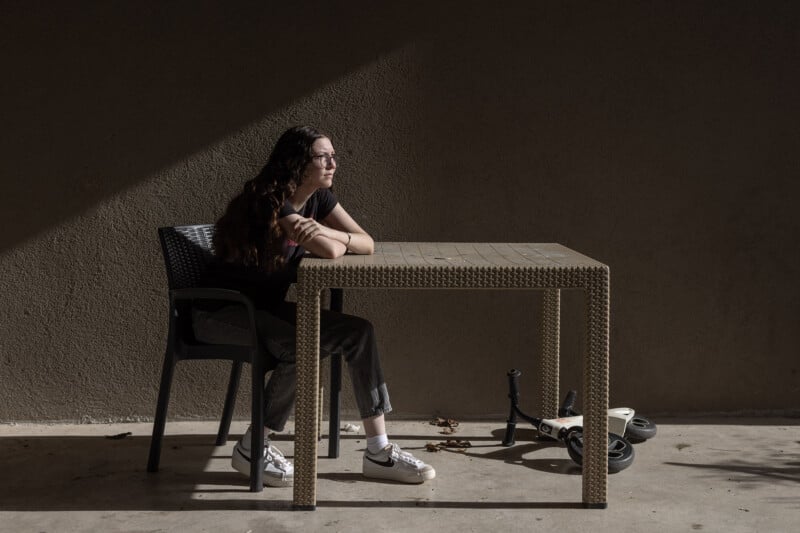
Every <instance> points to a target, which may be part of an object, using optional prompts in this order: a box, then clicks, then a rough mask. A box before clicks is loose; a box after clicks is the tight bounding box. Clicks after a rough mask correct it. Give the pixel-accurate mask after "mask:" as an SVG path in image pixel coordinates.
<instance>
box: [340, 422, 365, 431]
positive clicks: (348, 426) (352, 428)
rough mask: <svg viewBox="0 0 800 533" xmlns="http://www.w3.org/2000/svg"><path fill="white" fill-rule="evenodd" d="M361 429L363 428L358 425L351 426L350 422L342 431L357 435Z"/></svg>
mask: <svg viewBox="0 0 800 533" xmlns="http://www.w3.org/2000/svg"><path fill="white" fill-rule="evenodd" d="M359 429H361V426H359V425H358V424H350V423H349V422H348V423H347V424H345V425H343V426H342V431H344V432H345V433H355V432H357V431H358V430H359Z"/></svg>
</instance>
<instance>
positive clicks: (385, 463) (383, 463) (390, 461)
mask: <svg viewBox="0 0 800 533" xmlns="http://www.w3.org/2000/svg"><path fill="white" fill-rule="evenodd" d="M366 457H367V461H372V462H373V463H375V464H376V465H378V466H386V467H388V468H391V467H393V466H394V459H392V458H391V457H389V458H388V459H387V460H385V461H376V460H375V459H373V458H372V457H369V456H366Z"/></svg>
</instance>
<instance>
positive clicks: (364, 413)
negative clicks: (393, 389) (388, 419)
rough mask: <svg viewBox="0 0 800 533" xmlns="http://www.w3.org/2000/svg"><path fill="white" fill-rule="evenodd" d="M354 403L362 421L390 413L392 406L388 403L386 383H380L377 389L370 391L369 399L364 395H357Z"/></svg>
mask: <svg viewBox="0 0 800 533" xmlns="http://www.w3.org/2000/svg"><path fill="white" fill-rule="evenodd" d="M356 403H357V404H358V412H359V414H360V415H361V418H362V419H365V418H372V417H374V416H378V415H383V414H387V413H391V412H392V404H391V403H390V402H389V390H388V389H387V388H386V383H381V384H380V385H378V387H377V388H374V389H371V390H370V391H369V397H367V396H366V394H363V395H362V394H357V395H356Z"/></svg>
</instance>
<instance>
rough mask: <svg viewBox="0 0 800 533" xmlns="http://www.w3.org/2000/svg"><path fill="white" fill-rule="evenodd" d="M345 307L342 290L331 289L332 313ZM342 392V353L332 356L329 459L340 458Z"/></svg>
mask: <svg viewBox="0 0 800 533" xmlns="http://www.w3.org/2000/svg"><path fill="white" fill-rule="evenodd" d="M343 307H344V291H343V290H342V289H331V304H330V308H331V311H336V312H337V313H341V312H342V309H343ZM341 392H342V355H341V354H340V353H334V354H331V392H330V402H329V403H330V406H329V408H330V415H329V417H328V418H329V421H328V457H329V458H330V459H336V458H337V457H339V429H340V427H339V426H340V418H339V408H340V401H339V400H340V397H341Z"/></svg>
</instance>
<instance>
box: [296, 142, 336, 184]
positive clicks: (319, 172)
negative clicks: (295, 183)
mask: <svg viewBox="0 0 800 533" xmlns="http://www.w3.org/2000/svg"><path fill="white" fill-rule="evenodd" d="M335 154H336V152H335V151H334V149H333V144H331V141H330V139H328V138H326V137H322V138H320V139H317V140H316V141H314V144H312V145H311V157H312V159H311V163H309V164H308V166H307V167H306V171H305V173H304V175H303V183H302V184H303V185H304V186H309V187H314V188H316V189H327V188H329V187H330V186H331V185H333V174H334V173H335V172H336V157H335Z"/></svg>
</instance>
